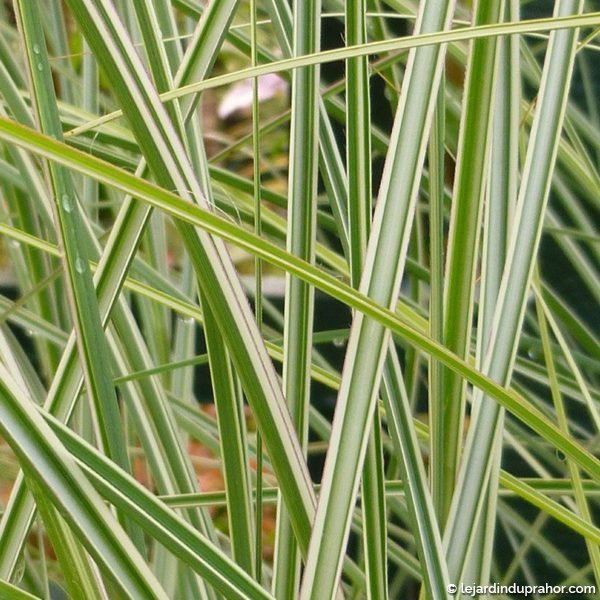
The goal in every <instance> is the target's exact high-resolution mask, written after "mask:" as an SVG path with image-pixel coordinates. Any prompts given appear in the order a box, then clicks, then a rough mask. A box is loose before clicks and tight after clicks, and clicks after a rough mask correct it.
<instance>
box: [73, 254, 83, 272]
mask: <svg viewBox="0 0 600 600" xmlns="http://www.w3.org/2000/svg"><path fill="white" fill-rule="evenodd" d="M85 267H86V264H85V260H83V258H81V256H78V257H77V258H76V259H75V270H76V271H77V272H78V273H85Z"/></svg>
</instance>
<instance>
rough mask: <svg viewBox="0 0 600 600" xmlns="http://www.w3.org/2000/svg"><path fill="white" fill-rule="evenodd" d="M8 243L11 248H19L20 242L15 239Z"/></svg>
mask: <svg viewBox="0 0 600 600" xmlns="http://www.w3.org/2000/svg"><path fill="white" fill-rule="evenodd" d="M9 244H10V245H11V247H12V248H20V247H21V242H19V241H17V240H11V241H10V242H9Z"/></svg>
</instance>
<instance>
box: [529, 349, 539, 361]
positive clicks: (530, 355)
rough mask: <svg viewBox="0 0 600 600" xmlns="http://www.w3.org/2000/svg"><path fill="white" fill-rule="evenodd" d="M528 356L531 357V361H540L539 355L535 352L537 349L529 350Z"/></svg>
mask: <svg viewBox="0 0 600 600" xmlns="http://www.w3.org/2000/svg"><path fill="white" fill-rule="evenodd" d="M527 356H529V358H530V359H531V360H537V359H538V353H537V351H536V350H535V348H529V350H527Z"/></svg>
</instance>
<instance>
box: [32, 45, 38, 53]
mask: <svg viewBox="0 0 600 600" xmlns="http://www.w3.org/2000/svg"><path fill="white" fill-rule="evenodd" d="M33 52H34V54H39V53H40V47H39V46H38V45H37V44H34V45H33Z"/></svg>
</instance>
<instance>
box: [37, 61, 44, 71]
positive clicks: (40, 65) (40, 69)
mask: <svg viewBox="0 0 600 600" xmlns="http://www.w3.org/2000/svg"><path fill="white" fill-rule="evenodd" d="M37 68H38V71H43V70H44V65H43V64H42V63H38V66H37Z"/></svg>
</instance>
